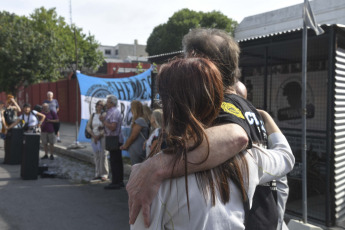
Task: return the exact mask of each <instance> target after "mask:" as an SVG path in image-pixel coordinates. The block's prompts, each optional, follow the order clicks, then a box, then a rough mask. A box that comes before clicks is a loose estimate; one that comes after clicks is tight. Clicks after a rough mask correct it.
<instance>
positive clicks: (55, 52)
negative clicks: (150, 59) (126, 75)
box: [0, 7, 103, 94]
mask: <svg viewBox="0 0 345 230" xmlns="http://www.w3.org/2000/svg"><path fill="white" fill-rule="evenodd" d="M74 31H75V34H76V38H77V44H78V46H77V47H78V68H79V70H82V69H95V68H96V67H97V66H98V65H100V64H101V63H102V61H103V55H102V53H101V52H99V51H97V47H98V46H99V44H98V43H97V41H96V40H95V39H94V36H92V35H90V34H89V35H85V34H83V33H82V30H81V29H80V28H77V27H76V26H75V25H73V28H72V27H71V26H69V25H67V24H66V23H65V21H64V18H62V17H58V16H57V14H56V12H55V9H54V8H53V9H49V10H46V9H45V8H43V7H42V8H39V9H36V10H35V11H34V13H33V14H31V15H30V17H24V16H21V17H20V16H17V15H15V14H10V13H8V12H5V11H4V12H0V91H6V92H10V93H13V94H14V93H16V91H17V90H18V88H19V87H20V86H26V85H30V84H33V83H38V82H40V81H42V80H48V81H56V80H58V79H59V78H62V77H63V75H62V72H63V71H74V70H75V60H76V58H75V42H74V41H75V40H74Z"/></svg>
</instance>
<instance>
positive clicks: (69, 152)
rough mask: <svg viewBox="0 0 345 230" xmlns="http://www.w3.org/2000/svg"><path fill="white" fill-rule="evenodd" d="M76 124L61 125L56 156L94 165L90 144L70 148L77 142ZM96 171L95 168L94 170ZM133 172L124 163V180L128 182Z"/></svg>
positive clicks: (126, 162)
mask: <svg viewBox="0 0 345 230" xmlns="http://www.w3.org/2000/svg"><path fill="white" fill-rule="evenodd" d="M75 127H76V125H75V123H61V125H60V139H61V142H60V143H56V144H55V145H54V154H56V155H61V156H67V157H70V158H74V159H76V160H79V161H81V162H83V163H87V164H92V165H94V160H93V151H92V147H91V144H90V143H81V142H80V143H79V146H80V148H70V147H71V146H73V144H75V141H76V128H75ZM92 170H94V168H92ZM130 172H131V165H130V163H129V159H128V161H126V160H125V161H124V180H125V184H126V182H127V181H128V178H129V174H130Z"/></svg>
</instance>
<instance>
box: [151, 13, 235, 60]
mask: <svg viewBox="0 0 345 230" xmlns="http://www.w3.org/2000/svg"><path fill="white" fill-rule="evenodd" d="M236 26H237V22H236V21H234V20H232V19H230V18H228V17H227V16H225V15H224V14H222V13H221V12H219V11H212V12H208V13H204V12H196V11H193V10H189V9H182V10H180V11H178V12H176V13H174V15H173V16H171V17H170V18H169V20H168V22H167V23H164V24H161V25H158V26H156V27H155V28H154V29H153V31H152V33H151V35H150V37H149V38H148V40H147V46H146V52H147V53H149V55H157V54H162V53H169V52H174V51H179V50H181V49H182V38H183V36H184V35H185V34H187V33H188V32H189V30H190V29H193V28H217V29H222V30H225V31H227V32H229V33H230V34H231V35H233V33H234V31H235V28H236Z"/></svg>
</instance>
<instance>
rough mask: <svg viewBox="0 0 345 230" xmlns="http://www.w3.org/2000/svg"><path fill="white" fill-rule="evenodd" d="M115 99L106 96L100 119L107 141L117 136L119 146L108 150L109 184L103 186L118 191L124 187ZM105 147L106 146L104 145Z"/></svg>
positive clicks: (118, 114) (119, 129) (118, 121)
mask: <svg viewBox="0 0 345 230" xmlns="http://www.w3.org/2000/svg"><path fill="white" fill-rule="evenodd" d="M117 102H118V101H117V97H116V96H114V95H108V96H107V101H106V104H105V107H106V108H107V114H106V115H105V117H102V118H101V121H102V122H103V125H104V131H105V136H106V141H107V136H115V137H116V136H117V137H118V138H119V145H118V146H117V148H115V149H112V150H109V154H110V168H111V183H110V184H109V185H107V186H105V187H104V188H105V189H120V188H121V187H124V183H123V162H122V152H121V150H120V148H119V147H120V146H121V145H122V144H120V143H122V142H123V140H122V139H121V138H122V135H121V123H122V119H121V111H120V109H119V108H118V107H117ZM106 145H107V144H106Z"/></svg>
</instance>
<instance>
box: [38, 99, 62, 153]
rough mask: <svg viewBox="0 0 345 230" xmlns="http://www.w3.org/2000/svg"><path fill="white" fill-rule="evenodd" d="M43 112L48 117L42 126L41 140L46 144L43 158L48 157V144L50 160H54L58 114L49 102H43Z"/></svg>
mask: <svg viewBox="0 0 345 230" xmlns="http://www.w3.org/2000/svg"><path fill="white" fill-rule="evenodd" d="M42 114H43V115H45V117H46V119H45V120H44V122H43V123H42V126H41V141H42V144H43V146H44V152H45V155H44V156H43V157H42V158H41V159H43V160H44V159H48V144H49V152H50V158H49V159H50V160H54V154H53V152H54V144H55V142H56V137H55V131H54V124H55V123H58V122H59V117H58V116H57V114H56V113H55V112H54V111H52V110H50V109H49V104H48V103H43V105H42Z"/></svg>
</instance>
